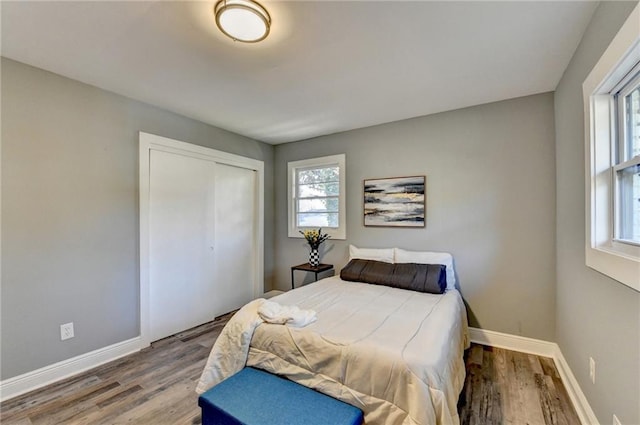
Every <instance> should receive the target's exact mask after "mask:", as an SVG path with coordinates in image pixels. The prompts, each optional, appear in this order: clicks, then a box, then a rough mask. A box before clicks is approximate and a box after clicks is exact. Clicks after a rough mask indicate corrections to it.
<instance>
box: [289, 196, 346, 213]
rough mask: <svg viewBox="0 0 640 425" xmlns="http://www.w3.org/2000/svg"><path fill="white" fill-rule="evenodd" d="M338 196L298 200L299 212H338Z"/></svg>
mask: <svg viewBox="0 0 640 425" xmlns="http://www.w3.org/2000/svg"><path fill="white" fill-rule="evenodd" d="M338 205H339V204H338V198H318V199H300V200H298V212H338Z"/></svg>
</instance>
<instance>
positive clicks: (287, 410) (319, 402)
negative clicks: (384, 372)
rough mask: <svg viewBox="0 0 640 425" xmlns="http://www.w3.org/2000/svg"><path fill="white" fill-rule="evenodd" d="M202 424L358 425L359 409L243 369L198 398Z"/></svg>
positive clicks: (290, 382) (272, 377)
mask: <svg viewBox="0 0 640 425" xmlns="http://www.w3.org/2000/svg"><path fill="white" fill-rule="evenodd" d="M198 405H199V406H200V407H201V408H202V424H203V425H258V424H259V425H300V424H305V425H360V424H361V423H362V411H360V409H358V408H356V407H354V406H351V405H349V404H347V403H344V402H342V401H340V400H336V399H334V398H331V397H329V396H327V395H325V394H322V393H319V392H317V391H315V390H312V389H310V388H307V387H305V386H302V385H300V384H297V383H295V382H293V381H289V380H287V379H284V378H281V377H278V376H276V375H273V374H271V373H268V372H265V371H263V370H259V369H254V368H251V367H246V368H244V369H243V370H241V371H240V372H238V373H236V374H235V375H233V376H232V377H230V378H228V379H226V380H224V381H222V382H221V383H219V384H218V385H216V386H215V387H213V388H211V389H210V390H208V391H207V392H205V393H204V394H202V395H201V396H200V398H199V399H198Z"/></svg>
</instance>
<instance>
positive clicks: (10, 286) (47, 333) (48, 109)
mask: <svg viewBox="0 0 640 425" xmlns="http://www.w3.org/2000/svg"><path fill="white" fill-rule="evenodd" d="M138 131H145V132H149V133H154V134H158V135H162V136H166V137H170V138H175V139H179V140H183V141H186V142H190V143H194V144H198V145H202V146H208V147H211V148H215V149H219V150H223V151H226V152H231V153H235V154H239V155H244V156H248V157H251V158H255V159H260V160H263V161H264V163H265V223H267V225H266V226H265V229H266V232H265V281H266V286H267V287H269V286H271V283H270V279H271V277H272V267H273V250H272V246H273V228H272V227H273V226H271V225H270V223H272V222H273V193H274V188H273V147H272V146H270V145H267V144H264V143H261V142H256V141H254V140H250V139H247V138H245V137H241V136H238V135H235V134H233V133H229V132H227V131H223V130H220V129H218V128H215V127H211V126H208V125H205V124H202V123H200V122H197V121H194V120H191V119H187V118H185V117H181V116H178V115H176V114H173V113H170V112H167V111H164V110H161V109H158V108H155V107H152V106H149V105H147V104H144V103H140V102H137V101H133V100H131V99H128V98H125V97H122V96H118V95H115V94H113V93H109V92H106V91H104V90H100V89H98V88H95V87H91V86H88V85H85V84H82V83H79V82H77V81H73V80H70V79H67V78H63V77H61V76H58V75H55V74H52V73H49V72H46V71H42V70H39V69H36V68H33V67H30V66H26V65H23V64H20V63H17V62H14V61H11V60H8V59H4V58H3V59H2V150H3V151H2V266H3V267H2V316H1V322H2V328H1V330H2V353H1V355H2V374H1V376H2V379H7V378H10V377H13V376H16V375H19V374H21V373H25V372H28V371H31V370H34V369H37V368H40V367H43V366H46V365H49V364H52V363H55V362H57V361H61V360H63V359H67V358H70V357H73V356H76V355H80V354H83V353H86V352H89V351H91V350H95V349H98V348H101V347H105V346H108V345H111V344H114V343H117V342H120V341H124V340H127V339H129V338H133V337H135V336H137V335H139V307H138V303H139V301H138V299H139V292H138V291H139V289H138V288H139V278H138ZM70 321H73V322H74V324H75V333H76V336H75V338H74V339H71V340H68V341H64V342H61V341H60V337H59V335H60V330H59V325H60V324H62V323H66V322H70Z"/></svg>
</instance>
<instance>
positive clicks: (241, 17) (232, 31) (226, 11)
mask: <svg viewBox="0 0 640 425" xmlns="http://www.w3.org/2000/svg"><path fill="white" fill-rule="evenodd" d="M213 11H214V13H215V15H216V25H218V28H220V31H222V32H223V33H224V34H225V35H226V36H228V37H230V38H232V39H233V40H234V41H242V42H244V43H255V42H258V41H261V40H264V39H265V38H266V37H267V35H268V34H269V29H270V27H271V16H269V12H267V9H265V8H264V7H263V6H262V5H261V4H259V3H257V2H255V1H253V0H220V1H219V2H218V3H216V6H215V8H214V9H213Z"/></svg>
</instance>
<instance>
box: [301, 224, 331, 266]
mask: <svg viewBox="0 0 640 425" xmlns="http://www.w3.org/2000/svg"><path fill="white" fill-rule="evenodd" d="M300 233H301V234H302V236H304V238H305V239H306V240H307V243H308V244H309V247H310V248H311V251H310V252H309V265H310V266H311V267H318V266H319V265H320V254H319V253H318V248H320V244H322V242H324V241H326V240H327V239H329V237H330V236H329V235H328V234H326V233H325V234H322V228H320V229H318V230H305V231H302V230H300Z"/></svg>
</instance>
